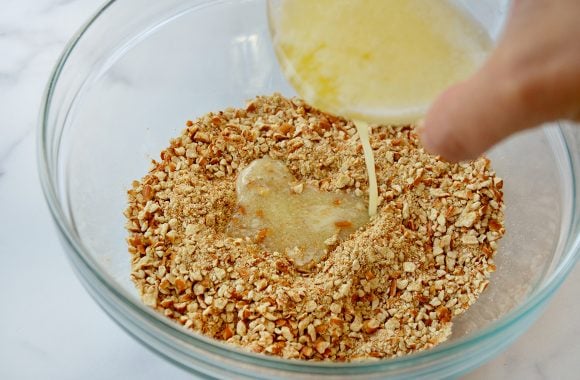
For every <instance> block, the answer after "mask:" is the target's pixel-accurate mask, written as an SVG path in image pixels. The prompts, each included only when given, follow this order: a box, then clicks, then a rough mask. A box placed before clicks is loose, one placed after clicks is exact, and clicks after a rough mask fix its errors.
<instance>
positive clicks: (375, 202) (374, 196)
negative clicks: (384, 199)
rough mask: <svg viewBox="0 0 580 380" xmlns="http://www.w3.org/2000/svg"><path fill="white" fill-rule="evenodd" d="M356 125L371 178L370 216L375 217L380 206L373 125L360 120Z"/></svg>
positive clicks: (369, 177) (369, 178)
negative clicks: (372, 146)
mask: <svg viewBox="0 0 580 380" xmlns="http://www.w3.org/2000/svg"><path fill="white" fill-rule="evenodd" d="M354 125H355V126H356V130H357V132H358V136H359V138H360V141H361V144H362V148H363V154H364V157H365V165H366V167H367V175H368V180H369V216H370V217H373V216H375V215H377V208H378V206H379V189H378V186H377V172H376V170H375V156H374V154H373V149H372V148H371V140H370V132H371V126H370V125H368V123H366V122H364V121H360V120H357V121H355V122H354Z"/></svg>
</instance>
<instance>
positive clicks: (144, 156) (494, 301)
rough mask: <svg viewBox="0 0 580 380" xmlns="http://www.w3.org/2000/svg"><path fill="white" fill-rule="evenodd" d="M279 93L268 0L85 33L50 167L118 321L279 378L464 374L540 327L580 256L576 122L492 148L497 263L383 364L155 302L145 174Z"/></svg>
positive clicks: (178, 3)
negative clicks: (228, 339) (337, 356)
mask: <svg viewBox="0 0 580 380" xmlns="http://www.w3.org/2000/svg"><path fill="white" fill-rule="evenodd" d="M477 3H479V4H482V3H483V2H477ZM480 8H481V12H482V13H481V14H482V15H484V16H485V14H486V13H485V7H483V6H481V7H480ZM493 33H494V32H493V31H492V34H493ZM495 33H497V30H496V32H495ZM496 35H497V34H496ZM275 91H278V92H281V93H283V94H286V95H293V91H292V89H291V88H290V87H289V85H288V84H287V82H286V81H285V79H284V78H283V76H282V75H281V73H280V72H279V70H278V65H277V62H276V60H275V57H274V54H273V51H272V47H271V45H270V38H269V32H268V24H267V20H266V4H265V2H264V1H259V0H244V1H240V0H231V1H209V0H165V1H163V2H142V1H139V0H123V1H121V0H119V1H111V2H109V3H108V4H106V5H105V6H104V7H103V9H101V10H100V11H99V12H98V14H97V15H96V16H95V17H94V18H93V19H92V20H90V21H89V22H88V23H87V25H86V26H85V27H84V28H83V29H82V30H81V31H80V32H79V33H78V34H77V35H76V36H75V37H74V39H73V40H72V41H71V43H70V44H69V46H68V47H67V49H66V50H65V52H64V54H63V56H62V58H61V59H60V61H59V62H58V65H57V66H56V69H55V71H54V73H53V76H52V78H51V80H50V83H49V86H48V89H47V92H46V95H45V98H44V103H43V106H42V113H41V121H40V130H39V141H38V144H39V167H40V176H41V180H42V185H43V188H44V192H45V195H46V199H47V201H48V204H49V206H50V209H51V212H52V214H53V216H54V220H55V223H56V225H57V226H58V231H59V234H60V236H61V238H62V242H63V246H64V247H65V250H66V251H67V253H68V256H69V258H70V261H71V262H72V264H73V267H74V269H75V270H76V272H77V274H78V276H79V278H80V279H81V281H82V282H83V284H84V285H85V287H86V288H87V290H88V291H89V293H90V294H91V295H92V296H93V297H94V299H95V300H96V301H97V302H98V303H99V304H100V305H101V306H102V308H103V309H104V310H105V311H106V312H107V313H108V314H109V315H110V316H111V317H112V318H113V319H114V320H115V321H117V322H118V323H119V324H120V325H121V326H122V327H123V328H124V329H125V330H126V331H127V332H129V333H130V334H131V335H133V336H134V337H135V338H136V339H138V340H139V341H141V342H142V343H143V344H144V345H146V346H147V347H149V348H151V349H152V350H154V351H155V352H157V353H159V354H160V355H161V356H163V357H165V358H166V359H168V360H170V361H172V362H174V363H176V364H178V365H180V366H182V367H184V368H186V369H187V370H189V371H191V372H192V373H197V374H200V375H205V376H211V377H222V378H232V377H238V378H256V377H257V378H264V379H272V378H282V377H301V378H321V377H333V378H340V377H348V378H365V379H369V378H385V377H387V376H388V377H391V378H402V377H413V378H430V379H432V378H440V377H448V376H454V375H459V374H461V373H464V372H466V371H469V370H471V369H473V368H474V367H476V366H478V365H480V364H482V363H483V362H485V361H487V360H489V359H490V358H491V357H492V356H494V355H496V354H497V353H499V352H500V351H502V350H503V349H504V348H505V347H506V346H507V345H508V344H510V343H511V342H512V341H513V340H514V339H515V338H516V337H517V336H518V335H520V334H521V333H522V332H524V331H525V330H526V329H527V328H528V327H529V326H530V324H531V323H532V322H533V321H534V320H535V319H536V317H537V316H538V314H539V313H540V311H541V309H542V307H543V305H544V304H545V302H546V301H547V300H548V299H549V298H550V297H551V296H552V295H553V293H554V291H555V290H556V289H557V288H558V286H559V285H560V284H561V283H562V281H563V280H564V278H565V277H566V275H567V274H568V272H569V271H570V269H571V268H572V266H573V265H574V263H575V261H576V260H577V259H578V256H579V247H580V237H579V233H580V225H579V221H578V219H579V211H578V210H580V204H579V199H580V198H579V196H580V192H579V188H578V183H577V179H578V176H579V174H580V128H576V127H573V126H570V125H566V124H564V123H562V124H557V125H552V126H547V127H545V128H543V129H537V130H534V131H531V132H527V133H524V134H520V135H519V136H517V137H515V138H512V139H510V140H508V141H506V142H504V143H502V144H501V145H499V146H498V147H496V148H495V149H494V150H493V151H492V152H490V156H491V158H492V161H493V166H494V167H495V169H496V170H497V172H498V173H499V175H500V176H502V177H503V178H504V179H505V199H506V204H507V210H506V218H507V221H506V223H507V235H506V237H505V238H504V239H503V240H502V241H501V245H500V252H499V254H498V255H497V260H496V261H497V267H498V269H497V272H496V273H495V274H494V275H493V278H492V282H491V285H490V286H489V287H488V289H487V290H486V292H485V293H484V294H483V296H482V297H481V299H480V300H479V302H478V303H476V305H475V306H474V307H473V308H472V309H470V310H469V311H468V312H467V313H465V314H464V315H463V316H462V317H461V318H459V319H458V320H457V322H456V325H455V327H454V333H453V336H452V338H451V339H450V341H449V342H446V343H445V344H443V345H441V346H439V347H437V348H435V349H432V350H429V351H425V352H422V353H418V354H414V355H410V356H407V357H402V358H397V359H392V360H383V361H374V362H358V363H312V362H302V361H290V360H281V359H277V358H272V357H266V356H261V355H257V354H252V353H248V352H245V351H242V350H239V349H235V348H232V347H230V346H227V345H225V344H222V343H219V342H215V341H212V340H211V339H208V338H205V337H203V336H201V335H199V334H196V333H194V332H191V331H188V330H185V329H184V328H183V327H181V326H178V325H177V324H175V323H174V322H172V321H171V320H169V319H166V318H165V317H163V316H162V315H161V314H158V313H156V312H154V311H153V310H151V309H149V308H147V307H145V306H144V305H143V304H142V303H141V301H140V300H139V297H138V294H137V292H136V290H135V289H134V287H133V284H132V283H131V281H130V280H129V273H130V266H129V255H128V253H127V247H126V245H125V240H124V239H125V237H126V232H125V230H124V228H123V225H124V217H123V215H122V211H123V210H124V208H125V202H126V196H125V192H126V190H127V189H128V188H129V187H130V183H131V181H132V180H133V179H137V178H140V177H142V176H143V175H144V174H145V173H146V171H147V168H148V161H149V159H150V158H152V157H157V155H158V153H159V152H160V151H161V149H162V148H164V147H165V146H167V145H168V141H169V139H170V138H171V137H173V136H176V135H178V134H179V133H180V131H181V129H182V128H183V127H184V121H185V120H187V119H192V118H195V117H196V116H200V115H202V114H204V113H207V112H208V111H211V110H219V109H222V108H224V107H227V106H242V105H243V104H244V101H245V100H246V99H249V98H252V97H254V96H255V95H258V94H270V93H272V92H275Z"/></svg>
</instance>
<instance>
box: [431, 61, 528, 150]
mask: <svg viewBox="0 0 580 380" xmlns="http://www.w3.org/2000/svg"><path fill="white" fill-rule="evenodd" d="M515 87H516V86H515V84H514V83H510V78H509V77H508V78H506V77H505V76H503V75H500V76H498V75H497V72H495V70H493V68H491V67H490V66H489V65H486V67H484V68H482V69H481V71H479V72H478V73H477V74H475V75H474V76H473V77H471V78H470V79H468V80H466V81H465V82H462V83H459V84H456V85H454V86H452V87H450V88H449V89H447V90H446V91H445V92H444V93H443V94H441V95H440V96H439V98H438V99H436V101H435V102H434V103H433V105H432V106H431V108H430V110H429V111H428V112H427V115H426V116H425V119H424V124H423V127H422V128H421V130H420V133H421V140H422V143H423V146H424V147H425V149H426V150H427V151H428V152H430V153H434V154H438V155H441V156H442V157H443V158H445V159H447V160H450V161H461V160H467V159H473V158H476V157H477V156H479V155H481V154H482V153H483V152H485V151H486V150H487V149H488V148H490V147H491V146H492V145H493V144H495V143H496V142H498V141H500V140H502V139H503V138H505V137H507V136H509V135H510V134H512V133H514V132H516V131H518V130H520V129H523V128H525V127H527V126H528V125H529V122H530V121H531V120H529V115H527V112H529V109H526V108H525V107H524V106H523V104H522V103H521V102H514V99H513V96H512V95H510V92H513V88H515Z"/></svg>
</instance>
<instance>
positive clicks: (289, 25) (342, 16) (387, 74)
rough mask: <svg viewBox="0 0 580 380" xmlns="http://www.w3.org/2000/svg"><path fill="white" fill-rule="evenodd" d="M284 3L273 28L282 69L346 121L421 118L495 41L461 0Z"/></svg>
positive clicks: (316, 102) (321, 105) (293, 0)
mask: <svg viewBox="0 0 580 380" xmlns="http://www.w3.org/2000/svg"><path fill="white" fill-rule="evenodd" d="M280 3H281V5H280V8H279V12H278V15H277V17H276V15H275V14H273V15H272V16H273V17H272V19H271V20H272V23H271V25H272V28H273V41H274V47H275V50H276V54H277V55H278V58H279V61H280V64H281V67H282V70H283V71H284V74H285V75H286V77H287V78H288V79H289V81H290V82H291V83H292V85H293V86H294V88H295V89H296V91H297V92H298V94H300V96H301V97H303V98H304V99H305V100H306V101H307V102H308V103H310V104H312V105H314V106H316V107H317V108H320V109H322V110H324V111H326V112H331V113H334V114H338V115H340V116H343V117H346V118H349V119H354V120H366V121H367V122H371V123H377V124H385V123H386V124H405V123H410V122H414V121H416V120H417V119H418V118H420V117H421V116H422V115H423V114H424V113H425V111H426V110H427V108H428V106H429V104H430V103H431V101H432V100H433V99H434V98H435V97H436V96H437V94H439V93H440V92H441V91H443V90H444V89H445V88H447V87H448V86H449V85H450V84H452V83H455V82H458V81H460V80H462V79H464V78H466V77H467V76H468V75H470V74H471V73H472V72H474V71H475V70H476V68H477V67H478V66H479V65H480V64H481V62H482V61H483V59H484V58H485V57H486V55H487V53H488V51H489V50H490V48H491V46H492V43H491V39H490V38H489V35H488V34H487V33H486V31H485V29H484V28H483V27H482V26H481V25H480V24H479V23H478V22H477V21H476V20H475V19H474V18H473V17H472V16H471V15H470V14H469V13H468V12H467V11H465V10H464V9H463V8H462V7H461V6H458V5H457V4H456V3H457V2H456V1H451V0H357V1H336V0H315V1H313V0H284V1H281V2H280Z"/></svg>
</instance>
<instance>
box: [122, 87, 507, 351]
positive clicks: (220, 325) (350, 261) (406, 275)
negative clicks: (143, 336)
mask: <svg viewBox="0 0 580 380" xmlns="http://www.w3.org/2000/svg"><path fill="white" fill-rule="evenodd" d="M370 140H371V141H370V142H371V146H372V148H373V151H374V156H375V165H376V173H377V178H378V182H379V200H380V202H379V212H378V214H377V216H376V217H374V218H372V219H371V220H370V221H369V222H368V223H367V224H366V225H365V226H363V227H361V228H359V229H358V230H356V231H355V232H354V233H352V234H351V235H350V236H348V237H347V238H345V239H337V237H336V236H335V237H332V238H329V239H327V240H326V241H325V242H324V244H325V246H326V247H327V250H328V253H327V254H326V255H325V256H324V257H323V258H322V259H321V260H320V261H318V262H315V263H313V264H312V265H311V266H310V267H309V268H300V267H297V266H295V265H293V261H292V258H291V257H290V256H289V255H287V254H286V253H284V252H271V251H267V250H266V249H264V248H263V246H262V245H261V244H260V241H259V240H260V239H262V240H263V239H264V238H265V237H266V236H267V235H268V233H269V231H267V230H264V231H262V232H261V233H260V234H258V235H260V236H249V237H246V238H244V237H231V236H229V235H228V234H227V226H228V224H229V223H230V221H231V219H232V216H233V214H234V213H235V212H240V213H243V212H244V210H241V209H240V207H239V206H238V205H237V204H236V200H237V198H236V192H235V189H236V186H235V183H236V178H237V174H238V173H239V172H240V171H241V170H243V168H245V167H246V166H248V165H249V164H250V163H251V162H252V161H254V160H256V159H259V158H262V157H264V156H269V157H270V158H272V159H274V160H278V161H281V162H282V163H284V164H285V165H286V167H287V168H288V169H289V171H290V173H291V174H292V175H293V176H294V178H296V180H297V183H298V185H296V186H294V187H293V188H291V191H292V192H293V193H301V192H302V191H303V189H304V186H306V185H308V186H314V187H316V188H317V189H319V190H321V191H326V192H345V193H351V194H354V195H356V196H359V197H361V196H363V197H364V196H367V194H368V180H367V172H366V169H365V162H364V157H363V155H362V148H361V143H360V140H359V138H358V135H357V133H356V129H355V127H354V125H353V123H352V122H350V121H347V120H345V119H342V118H338V117H335V116H332V115H329V114H326V113H323V112H321V111H318V110H316V109H314V108H312V107H311V106H309V105H308V104H306V103H305V102H303V101H302V100H300V99H286V98H284V97H282V96H281V95H279V94H274V95H272V96H259V97H257V98H255V99H253V100H251V101H250V102H249V103H248V105H247V107H246V108H228V109H225V110H223V111H220V112H213V113H209V114H207V115H205V116H203V117H201V118H199V119H197V120H188V121H187V122H186V128H185V129H184V130H183V132H182V133H181V135H180V136H178V137H176V138H175V139H172V140H171V142H170V145H169V147H167V148H166V149H165V150H163V151H162V152H161V154H160V159H159V160H155V161H153V162H152V167H151V169H150V171H149V173H148V174H147V175H146V176H145V177H143V178H142V179H141V180H140V181H134V182H133V184H132V188H131V189H130V190H129V191H128V207H127V209H126V211H125V216H126V218H127V224H126V228H127V230H128V232H129V237H128V239H127V242H128V246H129V252H130V254H131V278H132V280H133V282H134V283H135V285H136V287H137V289H138V291H139V293H140V295H141V298H142V300H143V302H144V303H145V304H146V305H148V306H150V307H152V308H154V309H156V310H158V311H159V312H161V313H163V314H164V315H166V316H167V317H169V318H171V319H174V320H175V321H177V322H178V323H180V324H182V325H183V326H184V327H185V328H188V329H191V330H194V331H197V332H199V333H202V334H204V335H207V336H209V337H212V338H214V339H217V340H220V341H224V342H227V343H229V344H233V345H236V346H240V347H245V348H246V349H248V350H250V351H253V352H260V353H263V354H266V355H275V356H280V357H284V358H292V359H302V360H317V361H319V360H328V361H353V360H363V359H364V360H376V359H377V358H390V357H396V356H401V355H405V354H409V353H413V352H417V351H422V350H425V349H428V348H431V347H433V346H435V345H437V344H439V343H441V342H443V341H445V340H446V339H447V338H448V337H449V335H450V334H451V331H452V330H451V328H452V324H453V318H455V317H456V316H458V315H460V314H462V313H463V312H465V311H466V310H467V309H468V308H469V306H470V305H472V304H473V303H474V302H475V301H476V300H477V298H478V296H479V295H480V293H481V292H482V291H483V290H484V289H485V288H486V287H487V285H488V283H489V277H490V274H491V272H493V271H494V270H495V265H494V262H493V258H494V256H495V254H496V249H497V240H498V239H500V238H501V237H502V236H503V234H504V233H505V228H504V213H503V210H504V204H503V192H502V187H503V181H502V180H501V179H499V178H497V177H496V176H495V173H494V172H493V171H492V169H491V168H490V162H489V160H488V159H487V158H479V159H477V160H475V161H473V162H470V163H461V164H452V163H448V162H445V161H443V160H441V159H439V158H438V157H435V156H432V155H429V154H427V153H426V152H425V151H424V150H423V148H422V147H421V146H420V143H419V140H418V136H417V133H416V130H415V128H414V127H413V126H401V127H394V126H375V127H373V128H372V133H371V136H370ZM363 199H364V198H363ZM349 224H350V222H349V221H347V220H345V221H340V222H338V223H337V227H340V228H346V227H348V226H349Z"/></svg>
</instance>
